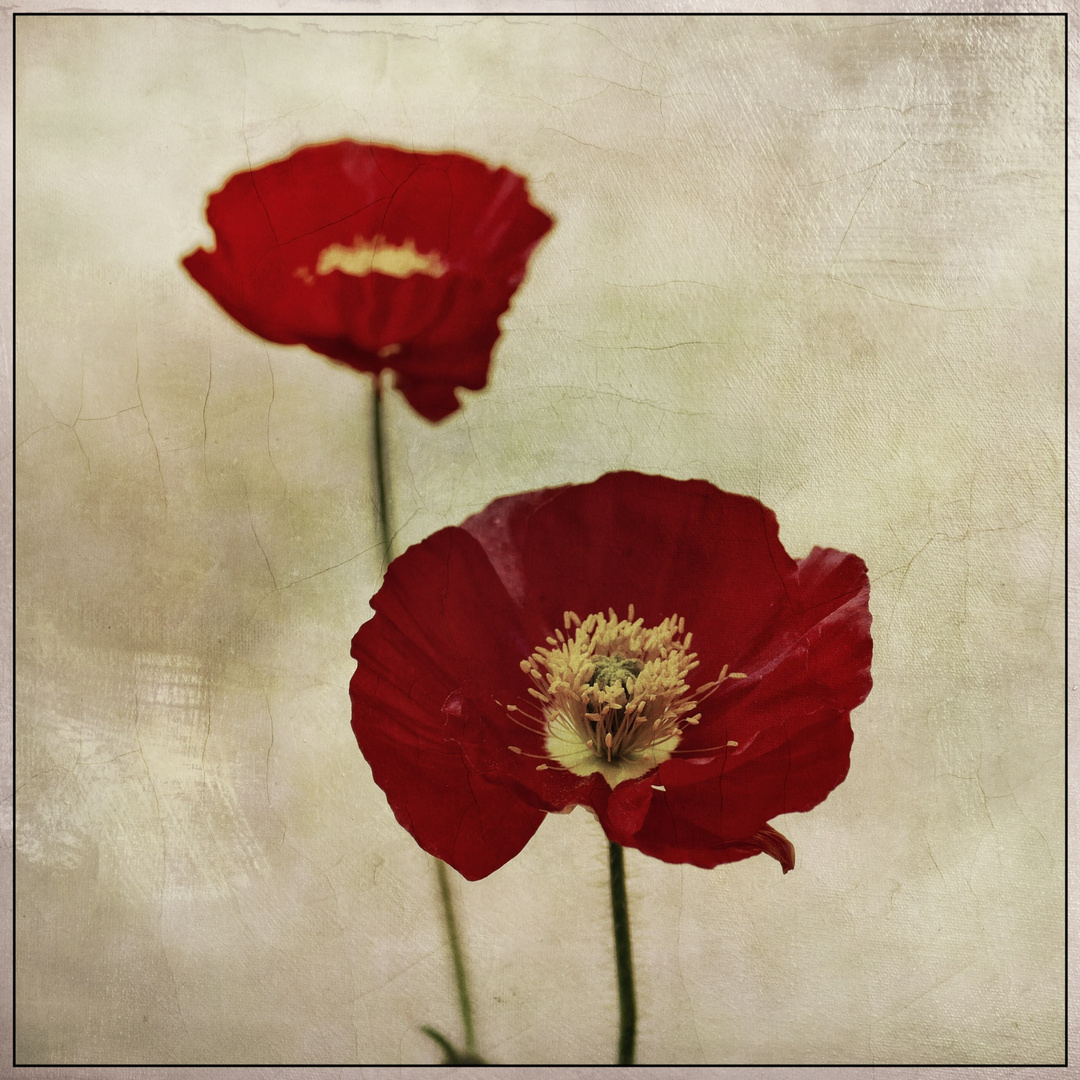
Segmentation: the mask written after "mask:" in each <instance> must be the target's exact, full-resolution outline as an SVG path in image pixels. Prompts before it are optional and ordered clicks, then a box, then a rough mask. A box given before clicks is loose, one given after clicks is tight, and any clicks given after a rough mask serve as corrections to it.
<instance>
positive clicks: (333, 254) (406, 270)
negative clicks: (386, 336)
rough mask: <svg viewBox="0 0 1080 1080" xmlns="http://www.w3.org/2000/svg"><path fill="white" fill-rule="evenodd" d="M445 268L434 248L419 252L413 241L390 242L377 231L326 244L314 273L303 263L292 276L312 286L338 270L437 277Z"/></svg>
mask: <svg viewBox="0 0 1080 1080" xmlns="http://www.w3.org/2000/svg"><path fill="white" fill-rule="evenodd" d="M448 269H449V267H448V266H447V265H446V263H445V262H444V261H443V258H442V256H441V255H440V254H439V252H437V251H430V252H421V251H418V250H417V248H416V244H415V242H414V241H413V240H406V241H405V243H404V244H391V243H390V242H389V241H388V240H387V239H386V237H385V236H383V235H382V234H381V233H380V234H379V235H378V236H376V237H374V239H372V240H366V239H365V238H364V237H363V236H358V237H356V239H355V240H354V241H353V242H352V244H351V245H348V244H330V245H328V246H327V247H324V248H323V249H322V251H320V252H319V258H318V261H317V262H316V264H315V273H314V274H313V273H312V272H311V270H310V269H309V268H308V267H306V266H298V267H297V268H296V269H295V270H294V271H293V276H294V277H298V278H300V280H301V281H303V282H304V283H305V284H307V285H312V284H314V282H315V278H316V277H325V276H326V275H327V274H331V273H333V272H334V271H335V270H340V271H341V273H343V274H348V275H350V276H351V277H365V276H366V275H368V274H387V275H388V276H390V277H397V278H407V277H411V276H412V275H413V274H426V275H427V276H428V277H434V278H440V277H442V276H443V274H445V273H446V272H447V270H448Z"/></svg>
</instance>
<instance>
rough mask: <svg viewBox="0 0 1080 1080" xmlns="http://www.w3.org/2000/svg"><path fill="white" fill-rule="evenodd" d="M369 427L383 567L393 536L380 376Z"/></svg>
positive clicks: (376, 386)
mask: <svg viewBox="0 0 1080 1080" xmlns="http://www.w3.org/2000/svg"><path fill="white" fill-rule="evenodd" d="M371 427H372V431H373V433H374V435H373V440H374V441H373V444H372V452H373V456H374V458H375V488H376V491H377V492H378V495H379V530H380V532H381V533H382V548H383V569H384V570H385V569H386V568H387V567H388V566H389V565H390V560H391V558H393V555H392V554H391V547H392V545H393V536H392V534H391V530H390V479H389V474H388V473H387V469H386V439H385V438H384V437H383V408H382V378H381V376H379V375H376V376H375V393H374V394H373V395H372V398H371Z"/></svg>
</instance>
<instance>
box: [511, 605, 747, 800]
mask: <svg viewBox="0 0 1080 1080" xmlns="http://www.w3.org/2000/svg"><path fill="white" fill-rule="evenodd" d="M564 625H565V628H566V631H567V633H565V634H564V633H563V631H562V630H556V631H555V636H554V637H549V638H548V639H547V645H546V646H540V647H539V648H537V649H536V650H535V651H534V652H533V653H532V655H531V656H530V657H529V658H528V659H527V660H523V661H522V662H521V669H522V671H524V672H525V674H526V675H528V676H529V677H530V678H531V679H532V681H533V683H534V686H532V687H530V688H529V693H530V694H531V695H532V696H533V697H534V698H535V699H536V700H537V702H538V703H539V705H540V708H541V712H542V717H541V718H540V720H541V732H542V734H543V736H544V747H545V749H546V751H547V754H548V756H549V757H550V758H551V759H552V760H553V761H554V762H557V763H558V765H560V766H562V767H563V768H565V769H567V770H568V771H569V772H571V773H574V774H575V775H576V776H590V775H592V774H593V773H597V772H598V773H601V774H602V775H603V777H604V779H605V780H606V781H607V782H608V784H609V786H610V787H612V788H615V787H616V786H618V785H619V784H621V783H623V781H625V780H635V779H637V778H638V777H640V776H644V775H645V774H646V773H648V772H651V771H652V770H653V769H655V768H656V767H657V766H658V765H661V764H662V763H663V762H665V761H667V760H668V758H670V757H671V755H672V754H673V753H674V752H675V748H676V747H677V746H678V745H679V741H680V740H681V738H682V734H683V730H684V729H685V728H686V727H688V726H691V725H694V724H697V723H698V721H699V720H700V719H701V714H700V713H698V712H696V711H695V710H696V709H697V708H698V705H699V704H700V703H701V702H702V701H703V700H704V699H705V698H706V697H708V696H709V695H710V694H712V693H713V692H714V691H716V690H717V689H718V688H719V687H720V684H721V683H722V682H723V681H724V680H725V679H743V678H745V677H746V676H745V675H744V674H743V673H740V672H729V671H728V669H727V665H726V664H725V665H724V667H723V669H722V670H721V672H720V675H719V677H718V678H717V679H715V680H713V681H712V682H707V683H703V684H701V685H700V686H698V687H697V689H696V690H694V689H691V687H690V684H689V682H688V681H687V679H688V677H689V675H690V673H691V672H692V671H693V670H694V669H695V668H697V667H699V666H700V665H699V662H698V659H697V653H695V652H691V651H690V644H691V640H692V638H693V634H692V633H690V634H687V633H685V629H686V627H685V620H683V619H681V618H679V616H678V615H672V616H671V617H670V618H667V619H665V620H664V621H663V622H662V623H660V624H659V625H658V626H649V627H647V626H645V623H644V620H643V619H640V618H639V619H636V620H635V619H634V605H633V604H631V605H630V607H629V611H628V615H627V618H625V619H620V618H619V617H618V616H617V615H616V614H615V611H614V610H613V609H611V608H609V609H608V613H607V615H604V614H603V613H596V614H593V615H589V616H588V617H587V618H586V619H584V620H583V619H581V618H580V617H579V616H578V615H577V614H576V613H575V612H573V611H567V612H566V613H565V614H564ZM571 631H572V636H568V635H570V633H571ZM510 709H511V711H512V712H521V711H522V710H520V709H516V708H515V707H514V706H511V707H510ZM729 745H735V744H730V743H729ZM510 749H511V750H513V751H514V752H515V753H519V754H520V753H521V752H522V751H521V750H520V749H519V748H517V747H511V748H510ZM546 767H547V766H546V765H539V766H537V768H546Z"/></svg>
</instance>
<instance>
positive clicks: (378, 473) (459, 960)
mask: <svg viewBox="0 0 1080 1080" xmlns="http://www.w3.org/2000/svg"><path fill="white" fill-rule="evenodd" d="M371 426H372V431H373V435H372V452H373V456H374V458H375V488H376V491H377V492H378V498H379V531H380V533H381V535H382V550H383V569H384V570H385V569H386V567H387V566H389V565H390V560H391V559H392V558H393V529H392V528H391V524H390V480H389V471H388V470H387V467H386V438H385V434H384V431H383V427H384V425H383V395H382V380H381V377H380V376H378V375H376V376H375V392H374V394H373V396H372V400H371ZM434 861H435V872H436V875H437V876H438V879H439V898H440V900H441V901H442V913H443V922H444V923H445V924H446V936H447V939H448V940H449V942H450V955H451V957H452V958H453V961H454V982H455V983H456V985H457V996H458V1006H459V1007H460V1009H461V1023H462V1025H463V1027H464V1028H465V1053H466V1055H468V1056H469V1057H470V1058H475V1057H477V1053H476V1032H475V1029H474V1028H473V1015H472V1002H471V1001H470V1000H469V983H468V979H467V977H466V975H465V959H464V956H463V954H462V951H461V940H460V938H459V936H458V929H457V917H456V916H455V914H454V897H453V894H452V893H451V892H450V876H449V874H448V873H447V870H446V863H444V862H443V861H442V860H441V859H435V860H434ZM441 1038H442V1037H441V1036H439V1039H441Z"/></svg>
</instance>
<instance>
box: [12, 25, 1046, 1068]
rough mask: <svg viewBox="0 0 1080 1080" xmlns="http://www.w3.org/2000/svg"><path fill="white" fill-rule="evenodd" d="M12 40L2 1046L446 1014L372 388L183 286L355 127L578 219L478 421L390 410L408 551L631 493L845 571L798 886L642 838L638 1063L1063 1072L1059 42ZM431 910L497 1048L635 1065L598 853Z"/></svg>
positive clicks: (835, 28) (1033, 36) (409, 1051)
mask: <svg viewBox="0 0 1080 1080" xmlns="http://www.w3.org/2000/svg"><path fill="white" fill-rule="evenodd" d="M316 22H318V23H319V24H320V25H318V26H317V25H315V23H316ZM16 44H17V50H18V54H17V55H18V64H17V70H16V76H17V81H16V102H17V122H18V125H19V126H18V147H17V151H18V153H17V196H18V204H17V227H18V240H19V247H18V260H17V273H18V285H19V289H18V306H17V315H18V323H17V334H16V345H17V361H18V363H17V378H18V382H17V395H18V404H19V411H18V415H17V429H16V439H17V451H16V463H17V469H18V476H19V490H18V496H19V501H18V503H17V514H18V536H17V539H18V544H19V547H18V554H19V561H18V571H19V579H18V580H19V593H18V604H19V608H18V610H19V619H20V622H19V630H20V633H19V655H18V668H17V674H18V685H17V689H18V693H19V698H18V708H19V714H18V715H19V727H18V734H17V739H18V742H17V749H18V755H17V762H16V765H17V776H16V785H17V796H16V805H17V817H16V847H17V893H16V899H17V905H18V906H17V920H16V960H17V984H16V988H17V1001H16V1006H17V1020H18V1025H17V1030H16V1054H17V1060H18V1061H19V1062H20V1063H24V1064H49V1063H63V1062H132V1063H135V1062H190V1063H197V1062H208V1063H212V1062H236V1063H243V1062H283V1063H301V1062H322V1063H327V1062H330V1063H341V1062H355V1061H360V1062H372V1063H387V1064H394V1063H399V1062H404V1063H409V1062H420V1063H423V1062H430V1061H434V1060H436V1055H435V1054H434V1053H433V1048H432V1047H431V1045H430V1044H429V1043H428V1041H427V1040H426V1039H425V1038H424V1036H423V1035H421V1034H420V1033H419V1032H418V1025H420V1024H424V1023H428V1024H433V1025H434V1026H436V1027H441V1028H443V1029H444V1030H447V1031H448V1032H450V1033H456V1032H457V1030H458V1026H457V1022H456V1016H455V1009H454V1004H453V999H452V993H451V989H450V979H449V963H448V957H447V954H446V950H445V948H444V946H443V941H442V937H441V928H440V925H439V922H438V920H437V916H436V911H435V906H434V888H435V886H434V878H433V875H432V872H431V869H430V863H429V861H428V860H427V858H426V856H424V855H423V853H422V852H421V851H420V850H419V849H418V848H416V846H415V845H414V843H413V842H412V840H411V838H410V837H409V836H408V835H407V834H406V833H405V832H404V831H403V830H401V829H400V828H399V827H398V826H397V824H396V823H395V821H394V820H393V817H392V815H391V813H390V811H389V810H388V808H387V806H386V804H385V800H384V799H383V796H382V794H381V792H379V791H378V789H376V788H375V786H374V784H373V783H372V781H371V778H370V773H369V771H368V769H367V766H366V765H365V763H364V761H363V759H362V758H361V756H360V754H359V752H358V751H357V749H356V746H355V743H354V741H353V738H352V735H351V732H350V730H349V724H348V718H349V708H348V697H347V693H346V686H347V682H348V678H349V675H350V673H351V666H352V665H351V662H350V660H349V657H348V648H349V641H350V638H351V636H352V634H353V632H354V631H355V629H356V627H357V626H358V625H359V623H361V622H362V621H364V620H365V619H366V618H367V615H368V612H369V609H368V607H367V599H368V597H369V596H370V595H371V593H372V592H373V591H374V589H375V588H376V586H377V574H378V565H377V562H378V558H377V551H376V537H375V533H374V529H373V525H372V498H371V486H370V478H369V466H368V458H367V454H368V439H369V428H368V384H367V382H366V381H365V380H364V379H363V378H360V377H358V376H356V375H355V374H353V373H352V372H350V371H348V370H346V369H344V368H341V367H338V366H336V365H331V364H330V363H329V362H327V361H324V360H323V359H321V358H319V357H316V356H314V355H312V354H309V353H307V352H305V350H303V349H285V348H280V347H276V346H270V345H267V344H265V343H263V342H262V341H261V340H259V339H257V338H255V337H253V336H252V335H250V334H248V333H247V332H246V331H244V330H242V329H241V328H240V327H239V326H237V325H236V324H235V323H233V322H232V321H231V320H230V319H229V318H228V317H227V316H226V315H224V314H223V313H222V312H221V311H220V310H219V309H218V308H217V307H216V306H215V305H214V304H213V303H212V301H210V299H209V298H208V297H207V296H206V295H205V294H204V293H203V292H202V291H201V290H200V289H199V288H198V287H197V286H195V285H194V284H193V283H192V282H191V281H190V280H188V278H187V277H186V275H185V274H184V273H183V271H182V270H181V268H180V267H179V263H178V260H179V258H180V257H181V256H182V255H183V254H185V253H186V252H187V251H189V250H190V249H191V248H193V247H194V246H196V245H198V244H201V243H205V242H206V241H208V239H209V231H208V229H207V228H206V226H205V224H204V223H203V218H202V210H203V205H204V200H205V196H206V194H207V193H208V192H209V191H210V190H214V189H216V188H217V187H219V186H220V185H221V183H222V182H223V181H224V180H225V178H226V177H227V176H228V175H230V174H231V173H232V172H234V171H236V170H238V169H240V168H243V167H246V166H247V164H248V163H249V162H250V163H251V164H253V165H258V164H262V163H264V162H266V161H269V160H272V159H275V158H278V157H281V156H283V155H284V154H286V153H288V152H289V151H290V150H292V149H294V148H295V147H297V146H298V145H301V144H303V143H308V142H316V141H323V140H328V139H334V138H338V137H342V136H352V137H355V138H358V139H370V140H372V141H387V142H396V143H400V144H403V145H408V146H413V147H416V148H418V149H437V148H453V149H459V150H462V151H465V152H468V153H472V154H475V155H477V156H480V157H483V158H485V159H488V160H490V161H492V162H496V163H502V164H506V165H508V166H509V167H511V168H513V169H515V170H517V171H519V172H522V173H524V174H526V175H527V176H529V177H530V178H531V183H532V189H533V193H534V199H535V201H536V202H537V203H538V204H539V205H541V206H542V207H544V208H545V209H546V210H548V211H549V212H551V213H552V214H553V215H554V216H555V217H556V218H557V220H558V223H557V226H556V228H555V230H554V231H553V232H552V233H551V234H550V235H549V237H548V239H547V240H545V242H544V243H543V245H542V246H541V248H540V249H539V251H538V253H537V254H536V256H535V258H534V260H533V264H532V269H531V272H530V275H529V277H528V278H527V280H526V282H525V283H524V285H523V286H522V288H521V290H520V291H519V293H518V295H517V299H516V301H515V304H514V306H513V308H512V310H511V311H510V313H509V314H508V315H507V316H506V317H505V318H504V320H503V327H504V335H503V338H502V339H501V341H500V343H499V345H498V347H497V352H496V362H495V365H494V369H493V378H492V385H491V387H490V388H489V390H488V391H486V392H484V393H481V394H476V395H467V401H466V404H465V407H464V409H463V411H462V412H460V413H458V414H457V415H455V416H454V417H452V418H451V419H449V420H448V421H446V422H444V423H443V424H441V425H439V426H437V427H432V426H430V425H427V424H426V423H425V422H423V421H421V420H420V419H419V418H417V417H416V416H415V415H413V414H412V413H411V412H410V411H409V410H408V409H407V407H406V406H405V405H404V403H403V402H402V401H401V400H400V399H396V398H395V399H393V400H392V401H391V407H390V409H389V419H390V423H391V427H392V435H391V446H392V454H393V458H392V461H393V468H394V470H395V475H396V490H395V501H396V515H397V519H398V522H399V523H400V530H399V544H401V545H404V544H408V543H412V542H415V541H417V540H420V539H421V538H423V537H424V536H425V535H427V534H428V533H430V532H432V531H433V530H435V529H437V528H439V527H441V526H443V525H446V524H453V523H457V522H459V521H460V520H461V519H462V518H463V517H465V516H466V515H468V514H469V513H472V512H474V511H475V510H478V509H480V508H481V507H483V506H484V505H485V504H486V503H487V502H488V501H490V500H491V499H492V498H494V497H495V496H498V495H502V494H507V493H510V492H514V491H519V490H523V489H527V488H531V487H536V486H540V485H544V484H550V483H559V482H564V481H584V480H589V479H592V478H594V477H595V476H597V475H599V474H600V473H602V472H605V471H608V470H611V469H616V468H636V469H641V470H644V471H651V472H663V473H666V474H668V475H671V476H676V477H703V478H705V479H708V480H711V481H712V482H714V483H716V484H718V485H719V486H722V487H725V488H728V489H730V490H733V491H739V492H744V493H747V494H752V495H754V496H757V497H759V498H761V499H762V500H763V501H764V502H765V503H766V504H767V505H769V506H771V507H773V508H774V509H775V510H776V512H777V514H778V516H779V518H780V522H781V536H782V539H783V541H784V543H785V544H786V546H787V548H788V550H789V551H790V552H791V553H792V554H794V555H796V556H800V555H803V554H805V553H806V552H807V551H808V550H809V548H810V547H811V546H813V545H814V544H822V545H828V546H834V547H838V548H842V549H844V550H848V551H854V552H857V553H858V554H860V555H861V556H862V557H863V558H864V559H865V560H866V561H867V563H868V565H869V567H870V575H871V580H872V582H873V594H872V601H871V605H872V608H873V611H874V615H875V625H874V637H875V644H876V657H875V666H874V676H875V689H874V691H873V693H872V694H871V696H870V698H869V700H868V701H867V703H866V704H865V705H863V706H862V707H861V708H860V709H859V710H857V712H856V713H855V716H854V725H855V730H856V742H855V747H854V751H853V757H852V768H851V774H850V776H849V778H848V780H847V781H846V782H845V783H844V784H843V785H842V786H841V787H840V788H839V789H837V791H836V792H835V793H834V794H833V795H832V796H830V798H829V799H828V800H827V801H826V802H825V803H824V804H823V805H822V806H821V807H819V808H818V809H817V810H815V811H813V812H812V813H810V814H806V815H792V816H790V817H788V818H785V819H780V820H778V821H777V822H776V824H777V825H778V827H779V828H780V829H781V830H782V831H783V832H784V833H785V834H786V835H788V836H789V837H790V838H791V839H792V840H793V842H794V843H795V846H796V850H797V854H798V860H799V865H798V866H797V868H796V870H795V872H793V873H792V874H789V875H787V876H786V877H783V876H781V874H780V872H779V869H778V867H777V866H776V864H775V863H773V862H772V861H771V860H768V859H765V858H758V859H754V860H751V861H748V862H744V863H740V864H736V865H734V866H729V867H725V868H720V869H718V870H716V871H712V872H705V871H700V870H696V869H694V868H681V867H677V866H671V865H668V864H664V863H660V862H657V861H653V860H649V859H647V858H645V857H643V856H640V855H639V854H638V853H636V852H633V851H631V852H628V855H627V858H628V870H629V874H630V890H631V904H632V917H633V931H634V935H635V938H634V942H635V954H636V967H637V977H638V993H639V1000H640V1037H639V1060H640V1061H642V1062H644V1063H650V1062H661V1063H662V1062H680V1063H695V1062H713V1063H722V1062H754V1063H770V1062H790V1063H815V1062H877V1063H895V1062H925V1063H934V1062H953V1063H979V1062H986V1063H1059V1062H1060V1061H1061V1060H1062V1057H1063V1053H1064V1041H1065V1035H1064V1007H1063V986H1064V946H1063V936H1064V929H1063V917H1064V899H1063V884H1064V854H1063V842H1064V798H1063V779H1062V777H1063V747H1064V738H1063V725H1062V713H1063V698H1062V689H1063V680H1062V637H1063V605H1062V593H1063V569H1064V543H1063V535H1062V526H1063V515H1062V508H1061V491H1062V483H1063V473H1064V470H1063V438H1062V430H1063V409H1062V403H1061V399H1062V390H1063V379H1064V377H1063V364H1062V356H1063V336H1064V307H1063V301H1064V260H1063V252H1062V244H1061V238H1062V229H1063V211H1064V176H1063V154H1064V83H1063V79H1064V67H1065V42H1064V21H1063V20H1062V19H1060V18H1053V19H1052V18H1020V19H1016V18H983V19H968V18H941V17H926V18H907V17H898V16H877V17H863V18H858V17H856V18H853V17H847V16H844V17H830V16H821V17H816V16H815V17H795V18H785V19H763V18H758V17H747V18H725V19H723V20H710V19H698V18H683V17H680V18H668V19H663V20H659V19H625V18H601V17H577V18H552V17H546V16H524V17H508V18H504V17H490V16H489V17H481V16H465V17H452V16H445V17H438V18H428V19H423V18H416V17H412V18H406V17H391V16H385V17H379V18H377V19H371V18H366V19H360V20H354V19H347V20H338V21H329V22H328V21H327V20H325V19H321V20H316V19H315V18H313V17H300V16H296V17H289V18H287V19H285V20H281V21H277V22H275V23H273V24H272V26H270V27H267V26H266V25H265V20H261V19H258V18H253V17H247V18H245V17H233V18H225V17H220V18H215V17H210V16H203V17H180V16H172V17H161V18H146V17H140V18H125V17H113V18H108V19H100V18H97V19H95V18H87V17H67V18H55V17H53V18H36V19H33V20H27V19H23V20H20V22H19V24H18V29H17V41H16ZM647 572H648V568H647V567H643V568H642V573H647ZM458 892H459V897H460V911H461V916H462V918H463V920H464V923H465V929H466V936H467V944H468V948H469V958H470V963H471V970H472V981H473V991H474V997H475V999H476V1007H477V1011H478V1029H479V1036H480V1042H481V1046H482V1049H483V1051H484V1052H485V1053H486V1054H487V1055H488V1056H489V1057H490V1058H491V1059H492V1060H496V1061H500V1062H535V1063H544V1062H552V1063H554V1062H597V1063H601V1062H604V1061H608V1060H610V1059H611V1057H612V1054H613V1049H614V1026H615V991H614V984H613V977H612V971H611V961H610V956H609V952H610V943H609V939H610V925H609V924H610V915H609V910H608V906H607V898H606V869H605V845H604V843H603V840H602V836H601V835H600V833H599V831H598V829H597V828H596V826H595V823H594V822H593V821H592V819H591V818H589V817H588V815H586V814H584V813H575V814H572V815H568V816H558V817H554V818H552V819H550V820H548V821H547V822H545V824H544V825H543V826H542V827H541V829H540V831H539V833H538V834H537V836H536V837H535V838H534V840H533V841H532V842H531V843H530V844H529V846H528V847H527V848H526V850H525V851H524V853H523V854H522V855H521V856H520V857H519V858H518V859H516V860H514V861H513V862H511V863H510V864H508V865H507V866H506V867H505V868H503V869H502V870H500V871H498V872H497V873H496V874H494V875H493V876H491V877H490V878H488V879H486V880H484V881H482V882H479V883H475V884H466V883H462V886H461V888H460V889H459V890H458Z"/></svg>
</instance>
